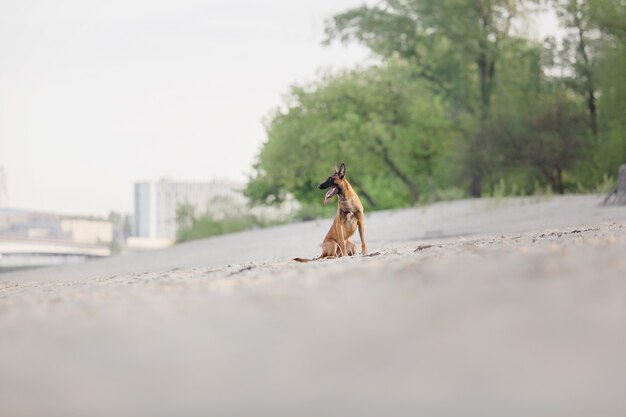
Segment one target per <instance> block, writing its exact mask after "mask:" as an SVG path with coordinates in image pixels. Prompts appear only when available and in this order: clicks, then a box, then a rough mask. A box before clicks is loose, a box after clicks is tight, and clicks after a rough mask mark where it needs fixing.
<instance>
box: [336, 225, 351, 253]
mask: <svg viewBox="0 0 626 417" xmlns="http://www.w3.org/2000/svg"><path fill="white" fill-rule="evenodd" d="M337 229H338V230H337V236H338V237H339V249H341V254H340V255H339V256H346V255H348V248H347V245H346V237H345V235H344V230H343V225H342V224H341V223H338V224H337Z"/></svg>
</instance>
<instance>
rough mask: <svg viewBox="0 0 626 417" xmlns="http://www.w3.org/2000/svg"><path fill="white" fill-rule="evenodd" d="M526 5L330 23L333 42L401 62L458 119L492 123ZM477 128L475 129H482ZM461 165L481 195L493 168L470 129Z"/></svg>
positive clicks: (460, 0)
mask: <svg viewBox="0 0 626 417" xmlns="http://www.w3.org/2000/svg"><path fill="white" fill-rule="evenodd" d="M528 3H530V2H528V1H526V2H525V1H521V0H513V1H512V0H479V1H470V2H468V1H464V0H385V1H383V2H382V3H381V4H380V5H377V6H362V7H359V8H354V9H350V10H347V11H345V12H343V13H340V14H338V15H336V16H334V17H333V18H332V19H331V20H329V22H328V23H327V27H326V33H327V36H328V41H329V42H330V41H332V40H334V39H339V40H341V41H344V42H350V41H356V42H360V43H362V44H364V45H366V46H367V47H369V48H370V49H371V50H372V51H373V52H375V53H376V54H378V55H379V56H381V57H382V58H385V59H389V58H393V57H401V58H403V59H406V60H407V61H408V62H410V63H411V65H412V68H413V69H414V71H413V75H414V76H415V77H420V78H422V79H423V80H425V81H426V82H427V83H428V85H430V86H431V87H432V89H433V91H435V92H437V93H441V94H442V95H443V96H444V97H445V98H446V100H448V101H449V103H450V105H451V109H453V110H454V111H455V114H458V113H459V112H469V113H471V114H473V115H474V116H476V117H478V118H479V120H481V121H482V120H486V119H487V117H488V115H489V112H490V110H491V105H492V99H493V95H494V92H495V90H496V86H497V74H498V72H499V68H500V67H501V65H502V62H501V61H502V55H503V51H504V50H505V49H506V48H507V47H508V45H509V44H510V43H511V42H513V41H514V40H515V38H514V37H513V36H512V34H511V33H512V29H511V27H512V22H513V20H514V18H516V17H518V16H520V15H521V14H523V13H524V8H525V5H526V4H528ZM470 125H473V128H474V129H476V128H478V127H480V122H479V123H477V124H473V123H472V124H470ZM465 139H466V140H467V142H468V143H467V146H466V149H468V150H469V152H470V153H466V155H465V156H466V157H465V158H462V161H463V163H464V164H465V165H466V166H465V169H464V171H465V176H466V177H468V179H469V182H470V192H471V194H472V195H474V196H477V197H478V196H480V194H481V182H482V179H483V177H484V176H485V175H486V174H487V172H486V169H485V167H487V166H488V164H487V163H486V162H487V161H485V160H484V159H482V158H480V155H481V153H480V152H475V151H476V150H479V149H481V148H482V147H483V143H482V139H481V137H480V136H478V135H476V134H471V131H470V129H469V128H467V134H466V135H465Z"/></svg>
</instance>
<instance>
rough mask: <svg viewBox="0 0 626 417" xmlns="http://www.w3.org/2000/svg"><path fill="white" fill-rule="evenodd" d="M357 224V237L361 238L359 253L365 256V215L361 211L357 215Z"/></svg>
mask: <svg viewBox="0 0 626 417" xmlns="http://www.w3.org/2000/svg"><path fill="white" fill-rule="evenodd" d="M357 226H358V227H359V237H360V238H361V254H362V255H363V256H365V255H367V243H365V215H363V213H361V214H360V215H359V220H358V223H357Z"/></svg>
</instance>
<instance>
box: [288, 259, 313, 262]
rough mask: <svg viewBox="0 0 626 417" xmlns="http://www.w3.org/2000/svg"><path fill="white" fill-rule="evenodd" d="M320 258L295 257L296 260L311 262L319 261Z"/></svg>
mask: <svg viewBox="0 0 626 417" xmlns="http://www.w3.org/2000/svg"><path fill="white" fill-rule="evenodd" d="M318 259H319V258H313V259H306V258H293V260H294V261H296V262H311V261H317V260H318Z"/></svg>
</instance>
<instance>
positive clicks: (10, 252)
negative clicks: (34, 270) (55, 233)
mask: <svg viewBox="0 0 626 417" xmlns="http://www.w3.org/2000/svg"><path fill="white" fill-rule="evenodd" d="M110 255H111V249H110V248H109V246H108V245H93V244H84V243H75V242H72V241H68V240H54V239H33V238H26V237H16V236H0V270H8V269H19V268H28V267H37V266H45V265H58V264H65V263H76V262H83V261H86V260H89V259H96V258H103V257H107V256H110Z"/></svg>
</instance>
